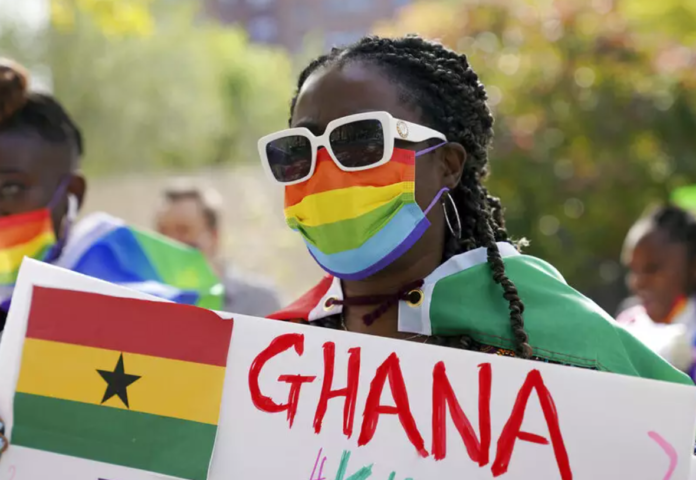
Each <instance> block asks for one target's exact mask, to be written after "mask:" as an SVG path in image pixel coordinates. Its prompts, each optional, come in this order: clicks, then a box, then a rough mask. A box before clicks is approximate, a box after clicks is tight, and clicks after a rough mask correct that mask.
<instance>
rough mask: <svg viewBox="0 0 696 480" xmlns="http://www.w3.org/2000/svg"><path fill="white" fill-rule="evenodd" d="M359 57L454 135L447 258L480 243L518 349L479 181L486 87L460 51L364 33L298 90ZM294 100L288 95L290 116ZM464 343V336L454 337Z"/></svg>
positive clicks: (496, 231)
mask: <svg viewBox="0 0 696 480" xmlns="http://www.w3.org/2000/svg"><path fill="white" fill-rule="evenodd" d="M351 61H360V62H364V63H368V64H371V65H374V66H376V67H378V68H381V69H382V70H383V72H384V73H385V74H386V75H387V76H388V77H389V78H390V80H391V81H392V82H393V83H394V84H395V85H396V86H397V87H398V88H399V93H400V98H401V100H402V101H403V102H405V103H406V104H408V105H411V106H413V107H414V108H418V109H419V110H420V111H421V112H422V117H423V124H424V125H427V126H429V127H430V128H433V129H435V130H438V131H440V132H442V133H444V134H445V135H446V136H447V139H448V140H449V141H451V142H457V143H460V144H461V145H462V146H463V147H464V149H465V150H466V153H467V160H466V164H465V167H464V172H463V174H462V178H461V180H460V182H459V184H458V185H457V187H456V188H455V189H453V190H452V192H450V195H451V197H452V200H453V201H454V203H455V205H456V207H457V211H458V212H459V214H460V216H461V221H462V236H461V238H460V239H455V238H453V237H452V236H451V235H450V234H449V233H448V235H447V239H446V243H445V249H444V255H445V259H447V258H449V257H451V256H453V255H456V254H459V253H462V252H465V251H468V250H472V249H474V248H479V247H485V248H486V250H487V253H488V264H489V265H490V268H491V274H492V276H493V279H494V281H495V282H496V283H498V284H500V286H501V287H502V289H503V297H504V298H505V299H506V300H507V302H508V304H509V310H510V325H511V328H512V332H513V335H514V337H515V342H516V346H517V352H518V354H519V355H520V356H521V357H524V358H529V357H531V355H532V349H531V347H530V346H529V343H528V336H527V333H526V332H525V330H524V320H523V312H524V305H523V303H522V300H521V299H520V297H519V295H518V292H517V288H516V287H515V285H514V283H513V282H512V281H511V280H510V279H509V278H508V277H507V275H506V273H505V264H504V263H503V259H502V257H501V255H500V251H499V250H498V246H497V243H496V242H506V241H509V239H508V234H507V231H506V230H505V223H504V219H503V208H502V205H501V203H500V200H499V199H497V198H495V197H492V196H490V195H489V194H488V191H487V190H486V188H485V187H484V186H483V184H482V182H483V180H484V179H485V177H486V175H487V174H488V148H489V146H490V143H491V139H492V137H493V116H492V115H491V112H490V110H489V109H488V106H487V105H486V98H487V96H486V91H485V89H484V87H483V85H482V84H481V83H480V82H479V79H478V75H476V73H475V72H474V71H473V70H472V69H471V66H470V65H469V62H468V59H467V57H466V56H465V55H459V54H457V53H456V52H454V51H452V50H449V49H447V48H445V47H443V46H442V45H440V44H437V43H434V42H429V41H426V40H424V39H422V38H420V37H417V36H407V37H403V38H396V39H390V38H379V37H372V36H371V37H365V38H363V39H361V40H359V41H358V42H356V43H354V44H352V45H349V46H347V47H345V48H334V49H333V50H332V51H331V52H330V53H329V54H327V55H324V56H321V57H319V58H317V59H316V60H315V61H313V62H312V63H311V64H310V65H309V66H308V67H307V68H306V69H305V70H304V71H303V72H302V73H301V75H300V78H299V81H298V85H297V91H298V93H299V91H300V89H301V88H302V85H303V84H304V82H305V81H306V80H307V78H308V77H309V76H310V75H311V74H312V73H313V72H315V71H316V70H318V69H320V68H322V67H324V66H328V65H333V64H343V63H348V62H351ZM296 102H297V95H296V96H295V98H293V100H292V104H291V116H292V112H293V110H294V107H295V104H296ZM458 341H459V342H460V343H461V344H462V345H463V346H465V347H466V346H467V345H468V343H469V340H468V337H466V336H463V337H461V338H460V339H459V340H458Z"/></svg>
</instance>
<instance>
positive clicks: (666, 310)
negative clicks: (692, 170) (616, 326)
mask: <svg viewBox="0 0 696 480" xmlns="http://www.w3.org/2000/svg"><path fill="white" fill-rule="evenodd" d="M622 261H623V263H624V264H625V265H626V267H627V268H628V270H629V273H628V279H627V280H628V286H629V289H630V290H631V292H632V293H633V294H634V295H635V296H636V298H637V299H638V300H639V303H638V305H634V306H632V307H630V308H628V309H626V310H624V311H623V312H622V313H620V314H619V315H618V317H617V321H618V322H619V323H620V324H621V325H624V326H625V327H626V328H627V329H628V330H629V331H631V333H633V334H634V335H636V336H637V337H638V338H639V339H640V340H642V341H643V342H644V343H645V344H646V345H648V346H649V347H651V348H652V349H653V350H654V351H656V352H657V353H659V354H660V355H662V356H663V357H664V358H665V359H667V360H668V361H669V362H671V363H672V364H673V365H674V366H676V367H677V368H679V369H680V370H682V371H684V372H687V373H689V374H690V375H691V376H692V378H694V371H693V370H694V369H693V353H692V352H693V339H694V334H695V333H696V299H695V296H694V294H695V293H696V218H695V217H694V215H692V214H691V213H689V212H688V211H686V210H684V209H682V208H680V207H677V206H674V205H665V206H661V207H659V208H656V209H654V210H653V211H651V212H650V213H649V214H648V215H646V216H644V217H643V218H641V219H639V220H638V221H637V222H636V223H635V224H634V225H633V227H631V229H630V231H629V233H628V235H627V237H626V241H625V243H624V248H623V252H622Z"/></svg>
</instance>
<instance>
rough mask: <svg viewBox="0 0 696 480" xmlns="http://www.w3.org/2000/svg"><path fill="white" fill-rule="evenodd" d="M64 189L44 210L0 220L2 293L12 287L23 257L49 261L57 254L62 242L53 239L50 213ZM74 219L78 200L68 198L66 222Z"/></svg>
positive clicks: (53, 233) (71, 197) (0, 285)
mask: <svg viewBox="0 0 696 480" xmlns="http://www.w3.org/2000/svg"><path fill="white" fill-rule="evenodd" d="M64 190H65V187H64V186H62V185H61V187H59V189H58V190H57V191H56V194H55V195H54V197H53V199H52V200H51V202H50V203H49V204H48V206H46V207H44V208H41V209H39V210H32V211H30V212H26V213H17V214H14V215H8V216H5V217H0V289H1V290H7V289H11V288H12V287H13V286H14V284H15V282H16V281H17V274H18V273H19V267H20V265H21V263H22V259H23V258H24V257H29V258H34V259H36V260H42V261H52V260H54V259H55V258H56V257H57V256H58V255H59V254H60V249H61V248H62V245H63V242H62V241H61V242H58V241H57V240H56V235H55V231H54V228H53V220H52V217H51V210H52V209H53V207H54V206H55V204H56V201H57V199H58V198H60V196H61V195H62V194H63V192H64ZM76 216H77V199H76V198H75V197H74V196H73V195H68V214H67V220H68V222H69V223H71V222H72V221H73V220H74V218H75V217H76ZM66 233H67V232H66ZM63 236H64V237H65V235H63Z"/></svg>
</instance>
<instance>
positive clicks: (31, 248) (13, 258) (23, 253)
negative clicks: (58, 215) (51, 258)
mask: <svg viewBox="0 0 696 480" xmlns="http://www.w3.org/2000/svg"><path fill="white" fill-rule="evenodd" d="M54 240H55V236H54V233H53V232H44V233H42V234H41V235H39V236H38V237H36V238H34V239H33V240H31V241H29V242H26V243H22V244H21V245H17V246H14V247H11V248H8V249H6V250H5V254H4V255H2V256H0V275H2V274H6V273H11V272H16V271H17V269H19V265H20V264H21V263H22V260H23V259H24V257H33V256H35V255H36V253H37V252H40V251H41V250H42V249H43V248H44V247H46V245H50V244H51V243H53V242H54Z"/></svg>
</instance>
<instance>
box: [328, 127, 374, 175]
mask: <svg viewBox="0 0 696 480" xmlns="http://www.w3.org/2000/svg"><path fill="white" fill-rule="evenodd" d="M329 142H330V143H331V150H332V151H333V153H334V155H335V156H336V160H338V162H339V163H340V164H341V165H343V166H344V167H347V168H360V167H367V166H369V165H374V164H376V163H378V162H379V161H380V160H382V158H383V157H384V131H383V129H382V123H381V122H380V121H379V120H360V121H357V122H351V123H348V124H346V125H341V126H340V127H336V128H335V129H334V130H333V131H332V132H331V134H330V135H329Z"/></svg>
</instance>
